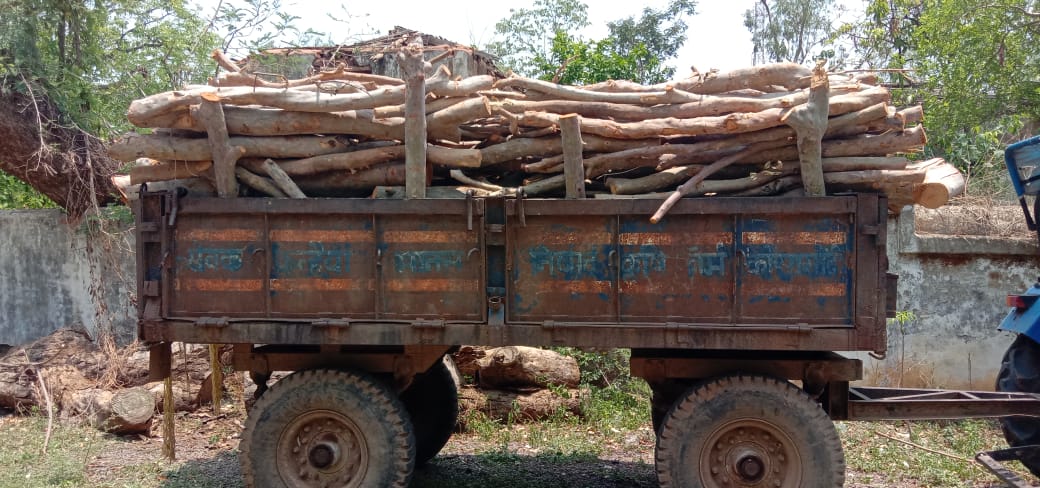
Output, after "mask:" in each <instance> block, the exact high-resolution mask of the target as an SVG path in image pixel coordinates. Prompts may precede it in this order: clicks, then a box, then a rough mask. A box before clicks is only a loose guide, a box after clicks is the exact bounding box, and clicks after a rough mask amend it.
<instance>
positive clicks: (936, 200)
mask: <svg viewBox="0 0 1040 488" xmlns="http://www.w3.org/2000/svg"><path fill="white" fill-rule="evenodd" d="M907 169H924V170H925V176H924V181H922V182H921V184H920V185H918V186H917V187H915V188H914V193H913V200H914V203H916V204H918V205H921V206H923V207H925V208H939V207H941V206H943V205H946V204H947V203H949V201H950V198H953V197H955V196H958V195H960V194H961V193H963V192H964V185H965V179H964V174H963V173H961V172H960V170H958V169H957V167H956V166H954V165H952V164H950V163H947V162H946V161H945V160H943V159H941V158H935V159H930V160H928V161H922V162H920V163H915V164H913V165H911V166H908V167H907Z"/></svg>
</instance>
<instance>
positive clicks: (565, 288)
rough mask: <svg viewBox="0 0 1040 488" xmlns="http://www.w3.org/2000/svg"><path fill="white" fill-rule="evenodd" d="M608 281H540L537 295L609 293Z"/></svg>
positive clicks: (610, 288)
mask: <svg viewBox="0 0 1040 488" xmlns="http://www.w3.org/2000/svg"><path fill="white" fill-rule="evenodd" d="M612 290H613V287H612V286H611V282H610V281H595V280H588V281H542V282H540V283H538V293H611V292H612Z"/></svg>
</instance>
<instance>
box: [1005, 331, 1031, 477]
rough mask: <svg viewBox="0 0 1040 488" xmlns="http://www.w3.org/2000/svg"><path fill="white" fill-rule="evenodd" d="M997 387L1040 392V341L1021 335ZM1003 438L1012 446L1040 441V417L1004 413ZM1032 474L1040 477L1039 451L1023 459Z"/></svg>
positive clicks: (1008, 355)
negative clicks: (1006, 415)
mask: <svg viewBox="0 0 1040 488" xmlns="http://www.w3.org/2000/svg"><path fill="white" fill-rule="evenodd" d="M996 389H997V391H1006V392H1022V393H1040V344H1037V343H1036V341H1034V340H1032V339H1030V338H1029V337H1028V336H1025V335H1021V334H1020V335H1019V336H1018V337H1017V338H1015V342H1012V343H1011V346H1009V347H1008V350H1007V352H1005V353H1004V359H1003V360H1002V361H1001V362H1000V373H999V374H998V375H997V387H996ZM1000 425H1001V428H1002V429H1003V431H1004V438H1005V439H1007V442H1008V445H1009V446H1011V447H1018V446H1030V445H1036V444H1040V418H1037V417H1005V418H1002V419H1000ZM1021 461H1022V464H1023V465H1025V467H1026V468H1029V471H1030V472H1032V473H1033V475H1035V476H1037V477H1040V454H1036V453H1035V451H1034V454H1033V455H1032V456H1029V457H1026V458H1024V459H1021Z"/></svg>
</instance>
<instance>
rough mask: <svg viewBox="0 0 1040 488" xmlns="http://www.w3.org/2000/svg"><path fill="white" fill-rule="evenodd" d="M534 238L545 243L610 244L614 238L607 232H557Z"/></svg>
mask: <svg viewBox="0 0 1040 488" xmlns="http://www.w3.org/2000/svg"><path fill="white" fill-rule="evenodd" d="M536 240H537V241H538V242H539V243H541V244H546V245H557V246H559V245H573V244H583V245H595V244H610V243H611V242H612V241H613V240H614V239H613V236H612V235H611V234H610V233H609V232H580V231H579V232H557V233H546V234H544V235H539V236H537V238H536Z"/></svg>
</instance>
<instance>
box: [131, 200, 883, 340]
mask: <svg viewBox="0 0 1040 488" xmlns="http://www.w3.org/2000/svg"><path fill="white" fill-rule="evenodd" d="M658 204H659V202H658V201H657V200H572V201H562V200H533V199H528V200H518V199H504V200H503V199H497V200H495V199H488V200H483V199H468V200H371V199H313V200H285V199H235V200H229V199H211V198H177V196H176V195H174V194H171V193H161V194H145V195H144V196H143V198H142V199H141V200H140V202H139V203H138V204H137V207H136V208H135V210H136V212H135V213H136V215H137V218H138V242H139V244H138V256H139V258H138V259H139V266H138V268H139V280H140V282H139V287H140V289H141V290H142V293H141V295H142V299H143V302H144V306H142V307H140V319H141V321H140V323H141V335H142V338H143V339H145V340H149V341H156V340H185V341H194V342H225V343H267V344H307V343H323V344H337V343H338V344H356V345H408V344H446V345H451V344H461V343H481V344H489V345H494V344H498V343H502V344H533V345H554V344H567V345H573V346H596V347H604V346H612V347H634V348H677V347H679V348H687V347H702V348H741V349H774V350H836V351H837V350H873V351H881V350H884V348H885V335H884V320H885V311H886V307H885V291H886V285H887V282H886V279H885V270H886V267H887V263H886V262H885V250H884V243H885V222H884V218H885V215H886V214H885V212H884V201H883V200H882V199H880V198H878V197H877V196H876V195H868V194H861V195H850V196H839V197H825V198H786V199H772V198H716V199H686V200H683V201H681V202H680V203H679V204H678V205H677V206H676V207H675V208H674V209H673V210H672V211H671V212H670V213H669V215H668V217H667V218H666V219H665V220H664V221H663V222H662V223H659V224H656V225H655V224H650V223H649V222H648V219H647V215H649V214H651V213H652V212H653V210H654V209H656V206H657V205H658Z"/></svg>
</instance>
